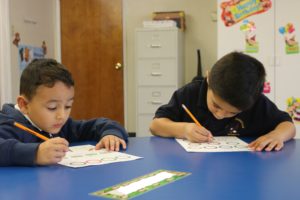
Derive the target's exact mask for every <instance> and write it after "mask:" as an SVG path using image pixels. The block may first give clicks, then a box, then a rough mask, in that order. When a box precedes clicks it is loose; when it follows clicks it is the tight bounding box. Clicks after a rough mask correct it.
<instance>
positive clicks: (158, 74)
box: [151, 72, 162, 76]
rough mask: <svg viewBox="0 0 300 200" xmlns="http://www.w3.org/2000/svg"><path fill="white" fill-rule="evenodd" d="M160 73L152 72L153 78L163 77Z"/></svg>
mask: <svg viewBox="0 0 300 200" xmlns="http://www.w3.org/2000/svg"><path fill="white" fill-rule="evenodd" d="M161 75H162V74H161V73H160V72H151V76H161Z"/></svg>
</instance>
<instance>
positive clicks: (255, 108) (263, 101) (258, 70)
mask: <svg viewBox="0 0 300 200" xmlns="http://www.w3.org/2000/svg"><path fill="white" fill-rule="evenodd" d="M264 81H265V69H264V66H263V65H262V64H261V63H260V62H259V61H258V60H256V59H255V58H253V57H251V56H248V55H246V54H243V53H239V52H232V53H229V54H227V55H225V56H224V57H222V58H221V59H220V60H219V61H217V62H216V63H215V65H214V66H213V67H212V69H211V71H210V73H209V74H208V76H207V77H206V78H204V79H203V80H198V81H193V82H191V83H189V84H187V85H185V86H183V87H182V88H180V89H178V90H177V91H175V93H174V94H173V96H172V98H171V100H170V101H169V103H168V104H166V105H163V106H161V107H160V108H158V110H157V111H156V113H155V117H154V119H153V121H152V123H151V125H150V130H151V132H152V134H154V135H158V136H162V137H175V138H185V139H188V140H189V141H192V142H209V141H211V140H212V139H213V136H226V135H228V136H238V137H256V138H257V139H255V140H254V141H253V142H251V143H250V144H249V147H250V148H252V149H253V150H255V151H262V150H266V151H271V150H273V149H274V150H277V151H278V150H280V149H282V148H283V146H284V142H285V141H287V140H290V139H291V138H293V137H294V136H295V126H294V124H293V122H292V119H291V117H290V116H289V115H288V114H287V113H286V112H283V111H280V110H279V109H278V108H277V107H276V105H275V104H274V103H273V102H271V101H270V100H269V99H268V98H267V97H266V96H264V95H263V94H262V90H263V85H264ZM193 118H194V119H193Z"/></svg>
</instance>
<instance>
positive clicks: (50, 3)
mask: <svg viewBox="0 0 300 200" xmlns="http://www.w3.org/2000/svg"><path fill="white" fill-rule="evenodd" d="M9 2H10V20H11V21H10V24H11V27H10V29H11V30H10V31H11V39H10V41H13V39H14V34H15V32H19V33H20V36H21V41H20V44H24V45H30V46H35V47H41V45H42V41H46V44H47V55H46V56H45V57H49V58H55V50H54V49H55V41H56V39H55V36H56V35H55V33H56V28H57V26H56V21H55V20H56V18H55V17H56V11H55V9H56V7H55V6H56V1H55V0H26V1H24V0H10V1H9ZM11 70H12V77H11V79H12V96H13V100H15V98H16V96H17V95H18V94H19V83H20V81H19V79H20V69H19V63H18V48H17V47H16V46H15V45H13V44H12V42H11Z"/></svg>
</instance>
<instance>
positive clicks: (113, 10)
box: [60, 0, 124, 125]
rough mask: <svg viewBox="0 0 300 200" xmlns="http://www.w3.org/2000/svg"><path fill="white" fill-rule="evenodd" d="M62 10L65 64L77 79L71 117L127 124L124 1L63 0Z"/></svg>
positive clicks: (62, 39)
mask: <svg viewBox="0 0 300 200" xmlns="http://www.w3.org/2000/svg"><path fill="white" fill-rule="evenodd" d="M60 9H61V42H62V63H63V64H64V65H65V66H66V67H67V68H69V70H70V71H71V72H72V75H73V78H74V80H75V101H74V104H73V108H72V113H71V116H72V117H73V118H75V119H89V118H94V117H108V118H111V119H114V120H117V121H119V122H120V123H121V124H123V125H124V103H123V102H124V98H123V97H124V95H123V69H122V66H121V67H119V66H120V65H122V58H123V54H122V53H123V46H122V0H61V1H60ZM118 63H119V64H118ZM117 68H118V69H117Z"/></svg>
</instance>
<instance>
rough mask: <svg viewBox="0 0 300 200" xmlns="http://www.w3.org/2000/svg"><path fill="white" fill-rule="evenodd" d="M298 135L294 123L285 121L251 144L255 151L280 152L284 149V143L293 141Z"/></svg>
mask: <svg viewBox="0 0 300 200" xmlns="http://www.w3.org/2000/svg"><path fill="white" fill-rule="evenodd" d="M295 135H296V128H295V125H294V124H293V123H292V122H289V121H285V122H281V123H279V124H278V125H277V126H276V128H275V129H274V130H273V131H271V132H269V133H267V134H265V135H263V136H261V137H259V138H258V139H256V140H255V141H253V142H251V143H250V144H249V147H250V148H252V149H253V150H254V151H262V150H265V151H271V150H273V149H274V150H276V151H279V150H281V149H282V148H283V146H284V142H286V141H288V140H290V139H292V138H293V137H295Z"/></svg>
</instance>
